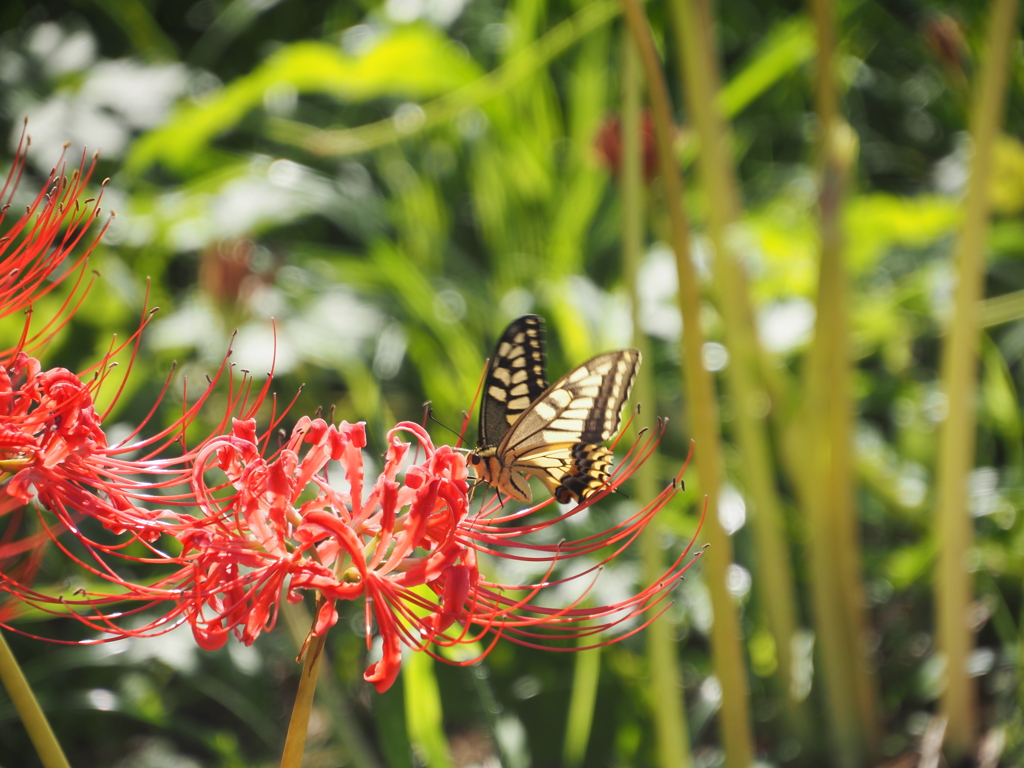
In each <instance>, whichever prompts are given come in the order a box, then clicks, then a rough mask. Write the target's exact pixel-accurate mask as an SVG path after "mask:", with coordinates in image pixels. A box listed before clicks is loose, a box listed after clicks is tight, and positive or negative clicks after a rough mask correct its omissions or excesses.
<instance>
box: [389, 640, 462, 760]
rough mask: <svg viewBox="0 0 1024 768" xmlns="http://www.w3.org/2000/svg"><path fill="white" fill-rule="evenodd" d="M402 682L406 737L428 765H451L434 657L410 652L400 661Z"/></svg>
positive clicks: (418, 652)
mask: <svg viewBox="0 0 1024 768" xmlns="http://www.w3.org/2000/svg"><path fill="white" fill-rule="evenodd" d="M402 683H403V685H404V686H405V723H406V727H407V728H408V729H409V741H411V742H412V743H413V745H414V746H415V747H417V748H418V749H419V750H421V757H422V758H423V760H424V762H425V763H426V765H428V766H430V768H452V766H453V765H454V763H453V762H452V757H451V753H450V751H449V749H448V739H447V737H446V736H445V735H444V724H443V715H442V711H441V691H440V690H439V689H438V687H437V677H436V676H435V675H434V660H433V659H432V658H430V656H428V655H427V654H426V653H423V652H420V651H416V652H413V653H411V654H409V655H408V656H407V657H406V658H405V659H404V660H403V663H402Z"/></svg>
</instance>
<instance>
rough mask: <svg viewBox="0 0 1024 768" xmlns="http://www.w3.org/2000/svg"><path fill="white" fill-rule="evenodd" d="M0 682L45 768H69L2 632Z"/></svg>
mask: <svg viewBox="0 0 1024 768" xmlns="http://www.w3.org/2000/svg"><path fill="white" fill-rule="evenodd" d="M0 683H2V684H3V686H4V689H5V690H6V691H7V695H8V696H10V698H11V703H12V704H13V705H14V709H15V710H16V711H17V712H18V717H20V718H21V722H22V723H24V724H25V730H26V731H28V737H29V738H30V739H31V740H32V746H33V747H35V748H36V754H37V755H38V756H39V761H40V762H41V763H42V764H43V766H44V768H70V766H69V764H68V759H67V757H65V756H64V750H63V749H61V747H60V742H58V741H57V737H56V736H55V735H54V733H53V728H51V727H50V722H49V721H48V720H47V719H46V715H44V714H43V710H42V708H41V707H40V706H39V702H38V701H36V697H35V694H34V693H32V687H31V686H30V685H29V684H28V680H26V679H25V675H24V673H23V672H22V671H21V667H20V666H18V660H17V659H16V658H14V654H13V653H12V652H11V647H10V646H9V645H8V644H7V639H6V638H5V637H4V636H3V633H2V632H0Z"/></svg>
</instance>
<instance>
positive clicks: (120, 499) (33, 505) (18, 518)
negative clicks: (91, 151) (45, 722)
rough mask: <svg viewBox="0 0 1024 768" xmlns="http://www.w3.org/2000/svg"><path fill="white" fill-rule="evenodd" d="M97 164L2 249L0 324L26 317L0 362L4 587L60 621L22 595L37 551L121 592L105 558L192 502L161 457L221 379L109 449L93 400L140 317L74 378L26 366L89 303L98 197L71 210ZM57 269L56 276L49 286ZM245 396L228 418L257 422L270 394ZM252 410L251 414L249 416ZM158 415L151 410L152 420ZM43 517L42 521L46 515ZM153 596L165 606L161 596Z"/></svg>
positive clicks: (177, 460) (3, 241)
mask: <svg viewBox="0 0 1024 768" xmlns="http://www.w3.org/2000/svg"><path fill="white" fill-rule="evenodd" d="M28 146H29V139H28V137H27V135H25V134H23V135H22V140H21V142H20V144H19V147H18V152H17V154H16V156H15V160H14V163H13V167H12V170H11V172H10V174H9V175H8V178H7V181H6V183H5V184H4V185H3V188H2V189H0V200H2V201H4V202H5V204H4V205H3V207H2V209H0V223H2V221H3V218H4V217H5V216H6V215H8V213H9V211H10V200H11V199H13V196H14V193H15V190H16V188H17V185H18V182H19V181H20V179H21V175H22V172H23V170H24V166H25V152H26V151H27V149H28ZM95 164H96V157H95V156H94V157H93V160H92V162H91V163H90V164H89V165H86V164H85V162H84V157H83V165H82V168H81V170H78V171H73V172H72V173H71V175H70V177H69V176H67V175H66V174H65V165H64V162H63V159H62V160H61V162H59V163H58V165H57V167H56V168H55V169H54V170H53V171H52V172H51V175H50V179H49V181H48V183H47V184H46V185H45V187H44V189H43V191H42V192H40V194H39V195H38V196H37V197H36V198H35V200H34V201H33V202H32V203H31V204H30V205H29V206H27V208H26V210H25V212H24V213H23V214H22V215H21V216H20V217H19V218H18V219H17V220H16V221H15V222H13V224H12V225H11V227H10V229H8V230H7V233H6V235H5V236H4V237H3V238H0V275H2V278H0V317H4V316H7V315H11V314H12V313H15V312H17V311H20V310H23V309H24V310H27V311H26V314H27V319H26V321H25V324H24V330H23V332H22V334H21V338H20V340H19V342H18V344H17V345H16V346H15V347H14V348H12V349H8V350H6V351H0V517H4V518H6V520H5V522H6V525H5V526H4V528H3V535H2V537H0V586H2V588H3V589H4V590H6V591H7V592H9V593H12V594H15V595H17V596H20V597H22V598H23V599H28V600H29V601H30V602H36V603H37V604H39V605H40V606H42V607H44V610H46V609H47V607H46V606H49V608H48V609H49V610H59V611H60V612H63V610H64V603H63V602H62V600H61V599H57V600H54V599H52V598H49V599H48V598H43V597H42V596H40V595H38V594H37V593H34V592H33V591H32V590H31V589H30V588H29V586H28V585H30V584H31V582H32V580H33V578H34V576H35V573H36V571H37V569H38V566H39V563H40V560H41V557H42V553H43V551H44V548H45V544H46V543H47V542H49V541H51V540H52V541H56V542H57V545H58V546H59V547H61V548H62V549H63V550H64V551H65V552H66V553H67V554H68V555H70V556H71V557H73V558H74V559H75V560H77V561H78V562H79V564H80V565H82V566H83V567H84V568H86V569H87V570H89V571H91V572H92V573H93V575H95V576H98V577H99V578H101V579H105V580H107V581H111V582H115V583H117V585H118V587H119V588H123V587H124V585H123V583H122V582H121V580H120V579H119V578H118V577H117V575H116V574H115V573H114V572H113V570H111V569H110V568H109V566H108V565H107V564H106V563H105V562H104V557H105V556H106V555H109V554H119V553H120V552H121V551H123V550H124V549H126V548H127V546H128V545H129V544H131V542H132V541H133V540H140V541H143V542H145V543H146V545H147V546H148V545H149V544H150V543H151V542H153V541H155V540H156V539H157V538H158V537H159V536H160V535H161V534H162V532H163V529H162V528H161V527H160V525H158V521H165V522H166V521H172V522H173V521H176V520H178V518H179V516H180V515H179V513H178V512H173V511H170V510H169V509H166V508H163V509H152V508H151V503H152V501H153V500H155V499H158V498H159V499H160V501H161V502H162V503H163V504H165V505H168V506H171V507H173V506H175V505H182V504H190V503H191V497H190V495H189V494H188V481H189V478H190V477H191V472H190V466H191V464H190V457H189V455H188V453H187V452H186V453H185V454H184V455H181V454H182V452H181V451H180V450H177V449H175V451H174V454H175V455H172V456H168V455H167V454H168V453H169V451H168V449H169V448H170V447H171V446H172V445H177V444H178V443H181V442H182V436H183V434H184V430H185V428H186V427H187V426H188V424H190V423H191V422H192V421H193V420H194V419H195V418H196V416H197V415H198V413H199V412H200V410H201V409H202V408H203V406H204V405H205V403H206V401H207V399H208V397H209V395H210V393H211V392H212V391H213V387H214V386H215V385H216V384H217V382H218V380H220V379H222V378H223V375H224V373H225V372H226V371H228V368H227V365H226V362H225V364H224V365H222V366H221V369H220V371H218V372H217V373H216V375H215V376H214V377H213V381H211V383H210V385H209V388H208V389H207V391H206V392H205V393H204V394H203V395H202V396H201V397H200V398H199V399H198V400H197V401H196V402H195V403H194V404H193V405H192V406H191V407H190V408H189V409H188V410H187V411H186V412H185V413H184V414H182V416H181V418H180V419H179V420H178V421H177V422H176V423H175V424H173V425H172V426H171V427H169V428H167V429H164V430H162V431H160V432H158V433H157V434H156V435H153V436H151V437H149V438H147V439H145V440H139V439H134V438H135V436H136V435H138V434H139V433H140V432H141V431H142V430H143V429H144V428H145V426H146V424H145V421H148V419H147V420H144V422H143V424H140V425H139V426H138V428H137V429H136V431H135V433H134V434H133V435H132V436H131V438H129V440H125V441H123V442H122V443H121V444H120V445H116V446H109V445H108V441H107V438H106V435H105V434H104V431H103V428H102V421H103V417H104V416H105V413H104V414H101V413H98V412H97V410H96V408H95V405H94V401H95V396H96V394H97V393H98V392H99V390H100V389H101V388H102V387H103V385H104V384H105V382H106V381H107V379H108V374H109V372H110V370H111V368H112V365H113V361H114V359H115V357H117V356H118V355H119V354H120V353H121V352H123V351H125V350H127V349H129V348H130V358H129V360H128V364H127V369H128V373H130V372H131V368H132V363H133V362H134V359H135V354H136V352H137V350H138V342H139V338H140V335H141V332H142V329H143V328H144V327H145V325H146V321H147V320H148V317H147V316H144V319H143V321H142V323H140V327H139V328H138V329H137V330H136V332H135V333H134V334H132V335H131V336H130V337H129V338H128V339H127V340H126V341H125V342H123V343H121V344H112V345H111V347H110V348H109V349H108V351H107V354H106V355H105V356H104V357H103V358H102V359H101V360H100V361H99V362H98V363H97V364H95V365H94V366H92V367H91V368H89V369H88V370H86V371H84V372H83V373H81V374H75V373H72V372H71V371H69V370H67V369H65V368H52V369H49V370H44V369H43V367H42V364H41V363H40V362H39V360H37V359H36V358H34V357H32V356H31V354H30V353H31V352H33V351H35V350H36V349H38V348H40V347H42V346H43V345H44V344H45V343H46V342H47V341H48V340H50V339H51V338H52V337H53V336H54V335H55V334H56V333H57V332H58V331H59V330H60V329H61V328H62V327H63V326H64V324H66V323H67V322H68V320H70V318H71V316H72V315H73V314H74V312H75V310H76V309H77V308H78V306H80V304H81V302H82V300H83V299H84V297H85V294H86V293H87V292H88V287H89V286H88V285H83V278H84V275H85V273H86V272H85V270H86V266H87V263H86V262H87V259H88V257H89V254H90V253H91V251H92V249H93V248H94V247H95V245H96V243H97V242H98V240H99V237H100V236H102V234H103V229H105V227H104V228H103V229H101V230H100V231H99V232H98V233H97V236H96V237H95V238H93V239H92V240H91V241H90V242H88V243H87V244H86V246H85V247H84V248H82V249H81V252H80V253H76V249H77V248H78V246H79V245H81V244H82V242H83V240H84V237H85V235H86V232H87V230H88V229H89V227H90V226H91V224H92V223H93V222H94V221H95V220H96V218H97V216H98V215H99V211H100V209H99V202H100V200H99V197H97V198H96V199H90V200H86V201H84V203H83V202H80V200H79V198H80V197H81V196H82V195H83V194H84V192H85V189H86V188H87V185H88V183H89V180H90V178H91V176H92V173H93V170H94V168H95ZM100 196H102V192H101V195H100ZM58 268H61V269H62V272H61V274H60V275H59V276H55V271H56V270H57V269H58ZM62 282H68V283H70V290H68V292H67V297H66V299H65V300H64V302H63V305H62V306H61V307H60V308H59V310H58V311H57V312H56V313H55V314H54V316H53V317H51V318H49V319H48V320H46V321H45V322H44V323H43V324H42V327H40V328H33V325H32V312H31V306H32V302H34V301H36V300H37V299H39V298H41V297H43V296H45V295H46V294H48V293H50V292H51V291H53V290H54V289H55V288H56V287H57V286H59V285H61V283H62ZM126 375H127V374H126ZM228 378H229V379H230V374H229V376H228ZM243 385H245V381H244V380H243ZM122 387H123V384H122ZM164 389H165V391H166V385H165V387H164ZM241 391H242V394H240V393H239V391H238V390H232V391H229V402H230V403H231V405H230V407H229V409H228V410H229V412H230V413H234V414H237V415H244V416H248V415H251V413H252V412H255V409H256V408H257V407H258V406H259V403H260V402H261V401H262V399H263V397H264V396H265V394H266V391H267V390H266V387H264V388H263V389H262V390H261V391H260V392H258V393H257V394H256V396H255V398H253V402H252V403H251V404H250V403H249V400H250V398H249V396H248V395H249V391H248V387H247V386H243V387H242V388H241ZM119 394H120V390H118V391H117V392H115V393H114V397H113V400H114V401H116V400H117V396H118V395H119ZM110 407H113V402H112V403H111V406H110ZM250 408H251V409H252V410H251V411H250V410H247V409H250ZM155 410H156V405H155V404H154V406H153V411H152V412H155ZM107 412H109V408H108V411H107ZM152 412H151V415H152ZM227 421H228V418H227V417H225V419H224V421H223V422H222V423H221V425H220V427H219V429H218V431H222V430H223V429H224V428H225V427H226V425H227ZM132 439H134V442H131V440H132ZM137 451H143V452H145V453H146V456H145V457H144V458H143V459H141V460H126V459H125V458H124V457H125V456H126V455H127V454H129V453H132V452H137ZM176 486H177V487H178V488H179V492H178V493H177V494H175V492H174V488H175V487H176ZM30 509H35V511H36V513H37V514H36V516H37V517H38V521H39V526H38V529H37V530H36V531H34V532H31V533H26V532H25V530H24V529H25V527H26V524H27V523H28V522H29V521H28V519H27V518H28V517H29V516H27V515H26V514H25V512H26V511H27V510H30ZM44 510H45V511H47V512H49V513H50V515H49V516H48V515H45V514H43V511H44ZM85 518H93V519H95V520H98V521H99V522H101V523H102V524H103V525H104V526H105V527H106V528H107V529H108V530H109V531H110V532H112V533H113V534H117V535H121V534H126V533H127V537H126V540H124V541H119V542H116V543H114V544H110V543H105V544H104V543H100V542H98V541H93V540H91V539H89V538H88V537H87V536H86V535H85V534H84V533H83V531H82V527H81V523H82V521H83V520H84V519H85ZM189 519H191V518H189ZM68 530H70V531H72V532H73V533H74V536H75V538H76V539H78V543H79V544H80V545H81V546H80V547H79V549H78V551H77V554H73V553H72V552H71V550H70V549H68V547H67V545H65V544H64V543H63V542H60V541H58V537H59V536H60V535H61V534H62V533H64V532H65V531H68ZM154 555H155V558H154V559H157V560H162V559H164V558H166V556H165V555H163V554H162V553H156V552H155V551H154ZM83 558H84V559H83ZM87 561H88V562H87ZM156 594H158V595H160V596H163V595H162V593H161V592H160V591H159V590H157V591H156ZM100 602H101V603H102V602H103V601H102V599H101V600H100ZM53 603H59V604H60V605H59V606H54V605H53ZM13 612H14V609H13V607H12V606H11V604H10V603H5V604H4V605H3V606H2V607H0V621H2V620H4V619H5V618H9V617H10V616H11V615H12V614H13Z"/></svg>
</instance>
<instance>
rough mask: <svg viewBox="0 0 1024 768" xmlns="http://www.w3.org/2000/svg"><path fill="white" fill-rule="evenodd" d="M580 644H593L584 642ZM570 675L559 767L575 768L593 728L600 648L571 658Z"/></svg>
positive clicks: (579, 762)
mask: <svg viewBox="0 0 1024 768" xmlns="http://www.w3.org/2000/svg"><path fill="white" fill-rule="evenodd" d="M584 642H593V639H592V638H585V639H584ZM573 656H574V659H573V662H574V671H573V676H572V693H571V694H570V696H569V715H568V717H567V718H566V725H565V742H564V743H563V745H562V765H563V766H565V768H577V766H580V765H583V759H584V758H585V757H586V756H587V744H588V743H589V742H590V730H591V728H592V727H593V725H594V707H595V705H596V704H597V684H598V683H599V682H600V680H601V648H600V647H598V648H588V649H586V650H585V651H577V652H576V653H574V654H573Z"/></svg>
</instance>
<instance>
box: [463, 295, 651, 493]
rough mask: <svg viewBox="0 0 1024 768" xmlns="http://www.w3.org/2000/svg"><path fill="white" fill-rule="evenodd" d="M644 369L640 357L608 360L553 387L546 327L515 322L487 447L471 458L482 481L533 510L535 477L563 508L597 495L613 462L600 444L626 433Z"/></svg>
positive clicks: (527, 320) (495, 382) (493, 372)
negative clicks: (623, 424)
mask: <svg viewBox="0 0 1024 768" xmlns="http://www.w3.org/2000/svg"><path fill="white" fill-rule="evenodd" d="M639 365H640V353H639V352H638V351H637V350H635V349H624V350H619V351H617V352H606V353H604V354H601V355H598V356H597V357H594V358H592V359H590V360H588V361H587V362H585V363H583V364H582V365H580V366H577V367H576V368H574V369H573V370H571V371H569V372H568V373H567V374H565V375H564V376H563V377H562V378H560V379H559V380H558V381H556V382H555V383H554V384H552V385H551V386H547V383H546V381H545V351H544V325H543V321H542V320H541V318H539V317H537V316H536V315H526V316H524V317H521V318H519V319H518V320H515V321H514V322H513V323H512V324H511V325H510V326H509V327H508V328H507V329H506V331H505V333H504V334H503V335H502V338H501V340H500V341H499V342H498V346H497V348H496V350H495V354H494V356H493V357H492V359H491V363H490V367H489V369H488V372H487V378H486V379H485V381H484V397H483V402H482V403H481V408H480V441H479V445H478V447H477V450H476V451H474V452H473V453H472V454H470V463H471V464H472V465H473V467H474V469H475V471H476V473H477V476H478V477H479V478H480V479H481V480H482V481H483V482H485V483H487V484H488V485H490V486H492V487H494V488H495V489H497V491H498V492H499V493H501V494H504V495H506V496H509V497H511V498H513V499H516V500H517V501H522V502H525V503H529V502H530V501H531V500H532V493H531V491H530V484H529V477H531V476H533V477H536V478H538V479H539V480H540V481H541V482H542V483H543V484H544V485H545V487H546V488H547V489H548V491H549V492H550V493H551V494H552V495H553V496H554V497H555V498H556V499H557V500H558V501H559V502H561V503H563V504H564V503H568V502H570V501H573V500H575V501H577V502H578V501H582V500H583V499H585V498H587V496H590V495H591V494H593V493H595V492H597V491H598V490H599V489H600V488H601V487H602V486H604V485H605V483H606V481H607V479H608V474H609V470H610V467H611V459H612V454H611V451H610V450H608V449H607V448H605V447H604V446H602V445H600V443H603V442H605V441H606V440H609V439H611V437H612V436H613V435H614V434H615V433H616V432H617V431H618V428H619V424H620V421H621V414H622V407H623V405H624V404H625V402H626V400H627V399H628V398H629V392H630V389H631V388H632V385H633V379H634V378H635V376H636V370H637V367H638V366H639Z"/></svg>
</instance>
